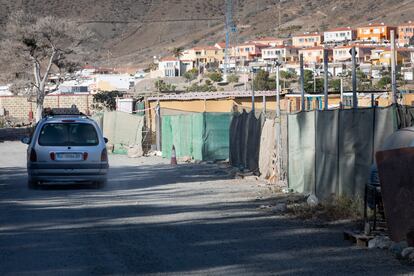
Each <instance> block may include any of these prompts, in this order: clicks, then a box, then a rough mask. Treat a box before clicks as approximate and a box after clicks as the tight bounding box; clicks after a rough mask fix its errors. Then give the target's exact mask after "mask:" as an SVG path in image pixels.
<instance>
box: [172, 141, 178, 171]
mask: <svg viewBox="0 0 414 276" xmlns="http://www.w3.org/2000/svg"><path fill="white" fill-rule="evenodd" d="M171 165H173V166H175V165H177V155H176V153H175V146H174V145H173V146H172V150H171Z"/></svg>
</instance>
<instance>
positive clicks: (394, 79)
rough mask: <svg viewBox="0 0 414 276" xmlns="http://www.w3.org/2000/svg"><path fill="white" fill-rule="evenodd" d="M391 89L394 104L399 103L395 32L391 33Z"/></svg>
mask: <svg viewBox="0 0 414 276" xmlns="http://www.w3.org/2000/svg"><path fill="white" fill-rule="evenodd" d="M391 88H392V103H393V104H396V103H397V71H396V50H395V32H394V30H392V31H391Z"/></svg>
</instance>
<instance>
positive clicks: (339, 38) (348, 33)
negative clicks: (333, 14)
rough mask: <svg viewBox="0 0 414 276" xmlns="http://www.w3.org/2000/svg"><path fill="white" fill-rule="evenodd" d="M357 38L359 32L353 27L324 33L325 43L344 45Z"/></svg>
mask: <svg viewBox="0 0 414 276" xmlns="http://www.w3.org/2000/svg"><path fill="white" fill-rule="evenodd" d="M356 37H357V32H356V30H354V29H352V28H351V27H345V28H336V29H331V30H329V31H326V32H324V33H323V41H324V42H325V43H343V42H346V41H352V40H355V39H356Z"/></svg>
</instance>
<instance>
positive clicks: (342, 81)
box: [339, 78, 344, 109]
mask: <svg viewBox="0 0 414 276" xmlns="http://www.w3.org/2000/svg"><path fill="white" fill-rule="evenodd" d="M340 89H341V101H340V103H339V108H341V109H342V108H343V107H344V80H343V79H342V78H341V88H340Z"/></svg>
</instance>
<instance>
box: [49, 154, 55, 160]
mask: <svg viewBox="0 0 414 276" xmlns="http://www.w3.org/2000/svg"><path fill="white" fill-rule="evenodd" d="M50 159H52V160H56V153H54V152H51V153H50Z"/></svg>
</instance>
